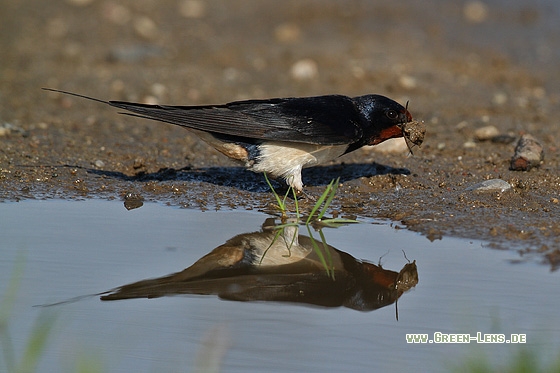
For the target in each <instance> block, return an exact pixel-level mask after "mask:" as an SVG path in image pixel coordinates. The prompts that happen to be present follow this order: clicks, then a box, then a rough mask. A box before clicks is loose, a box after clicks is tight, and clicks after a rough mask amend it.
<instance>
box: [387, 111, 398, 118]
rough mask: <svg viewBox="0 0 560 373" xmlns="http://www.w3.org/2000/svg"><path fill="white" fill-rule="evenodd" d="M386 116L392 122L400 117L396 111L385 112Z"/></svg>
mask: <svg viewBox="0 0 560 373" xmlns="http://www.w3.org/2000/svg"><path fill="white" fill-rule="evenodd" d="M385 115H386V116H387V118H389V119H391V120H395V119H397V118H398V117H399V113H397V112H396V111H395V110H387V111H386V112H385Z"/></svg>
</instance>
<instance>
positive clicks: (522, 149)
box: [510, 134, 544, 171]
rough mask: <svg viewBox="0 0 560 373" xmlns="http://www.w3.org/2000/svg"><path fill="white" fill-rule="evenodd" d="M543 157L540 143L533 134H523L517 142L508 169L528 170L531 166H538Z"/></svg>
mask: <svg viewBox="0 0 560 373" xmlns="http://www.w3.org/2000/svg"><path fill="white" fill-rule="evenodd" d="M543 159H544V150H543V147H542V145H541V143H540V142H539V141H538V140H537V139H535V138H534V137H533V136H531V135H529V134H525V135H523V136H521V138H520V139H519V141H518V142H517V146H516V147H515V153H514V155H513V158H512V159H511V166H510V169H511V170H513V171H529V170H530V169H531V168H533V167H539V166H540V165H541V162H542V161H543Z"/></svg>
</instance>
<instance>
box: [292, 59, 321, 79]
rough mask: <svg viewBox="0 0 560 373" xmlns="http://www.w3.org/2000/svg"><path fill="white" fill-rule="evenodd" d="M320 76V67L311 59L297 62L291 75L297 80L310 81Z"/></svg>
mask: <svg viewBox="0 0 560 373" xmlns="http://www.w3.org/2000/svg"><path fill="white" fill-rule="evenodd" d="M318 74H319V67H318V66H317V62H315V61H313V60H312V59H310V58H304V59H302V60H299V61H297V62H296V63H294V64H293V65H292V68H291V69H290V75H291V76H292V78H294V79H295V80H309V79H313V78H315V77H317V75H318Z"/></svg>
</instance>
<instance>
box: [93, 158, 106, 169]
mask: <svg viewBox="0 0 560 373" xmlns="http://www.w3.org/2000/svg"><path fill="white" fill-rule="evenodd" d="M94 164H95V167H97V168H103V167H104V166H105V162H103V161H102V160H101V159H98V160H96V161H95V162H94Z"/></svg>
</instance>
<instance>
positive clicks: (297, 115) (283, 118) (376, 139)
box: [44, 88, 424, 193]
mask: <svg viewBox="0 0 560 373" xmlns="http://www.w3.org/2000/svg"><path fill="white" fill-rule="evenodd" d="M44 89H45V90H48V91H53V92H59V93H64V94H68V95H72V96H76V97H80V98H84V99H88V100H93V101H97V102H101V103H104V104H108V105H111V106H114V107H117V108H119V109H123V110H126V111H127V112H125V113H123V114H127V115H131V116H135V117H140V118H145V119H152V120H156V121H161V122H167V123H171V124H175V125H178V126H181V127H185V128H187V129H189V130H190V131H191V132H194V133H195V134H196V135H198V136H199V137H200V138H201V139H202V140H204V141H205V142H206V143H208V144H209V145H211V146H213V147H214V148H215V149H217V150H218V151H220V152H221V153H223V154H225V155H226V156H228V157H230V158H232V159H234V160H237V161H241V162H242V163H244V164H245V167H247V168H248V169H249V170H251V171H254V172H266V174H267V175H270V176H272V177H274V178H282V179H284V180H285V182H286V183H287V184H288V185H289V186H291V187H293V188H294V189H295V190H296V191H297V192H300V193H301V192H303V182H302V179H301V170H302V169H303V168H306V167H311V166H315V165H318V164H322V163H325V162H328V161H331V160H333V159H336V158H338V157H340V156H342V155H344V154H347V153H350V152H352V151H354V150H356V149H359V148H361V147H363V146H365V145H377V144H379V143H381V142H383V141H385V140H388V139H391V138H395V137H403V136H404V137H405V139H407V144H409V142H411V143H412V144H414V145H420V144H421V143H422V141H423V138H424V127H423V123H421V122H417V121H413V119H412V115H411V114H410V112H409V111H408V110H407V109H406V108H405V107H403V106H402V105H400V104H399V103H397V102H395V101H393V100H391V99H389V98H387V97H385V96H381V95H375V94H371V95H364V96H358V97H347V96H342V95H326V96H316V97H301V98H296V97H290V98H272V99H264V100H246V101H235V102H230V103H227V104H223V105H204V106H168V105H148V104H140V103H133V102H125V101H104V100H100V99H97V98H92V97H88V96H84V95H80V94H76V93H72V92H67V91H61V90H57V89H50V88H44ZM409 149H410V145H409Z"/></svg>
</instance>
